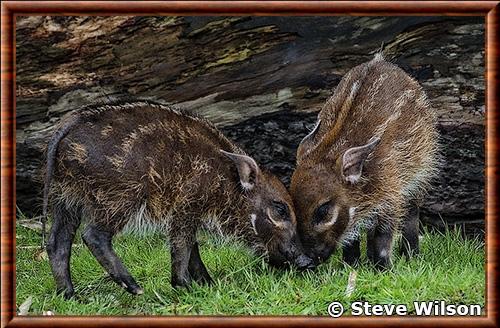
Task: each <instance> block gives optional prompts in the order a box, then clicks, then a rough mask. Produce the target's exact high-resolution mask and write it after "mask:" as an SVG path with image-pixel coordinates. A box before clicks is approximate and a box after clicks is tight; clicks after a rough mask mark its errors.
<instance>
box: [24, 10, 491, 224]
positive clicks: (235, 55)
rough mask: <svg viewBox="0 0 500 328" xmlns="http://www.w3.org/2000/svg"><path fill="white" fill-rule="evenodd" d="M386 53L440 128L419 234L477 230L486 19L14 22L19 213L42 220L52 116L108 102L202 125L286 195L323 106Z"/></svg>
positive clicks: (85, 19) (45, 19)
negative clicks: (160, 108)
mask: <svg viewBox="0 0 500 328" xmlns="http://www.w3.org/2000/svg"><path fill="white" fill-rule="evenodd" d="M382 44H384V46H383V47H384V53H385V54H386V56H387V57H388V58H390V59H392V60H393V61H394V62H395V63H397V64H398V65H399V66H401V67H402V68H403V69H405V70H406V71H407V72H409V73H410V74H412V75H413V76H414V77H416V78H417V79H418V80H419V81H420V83H421V84H422V85H423V87H424V88H425V90H426V91H427V93H428V95H429V98H430V99H431V101H432V103H433V105H434V107H435V108H436V110H437V111H438V114H439V119H440V131H441V133H442V140H441V141H442V146H443V153H444V155H445V163H444V169H443V171H442V175H441V178H440V180H439V181H437V182H436V188H435V189H434V190H433V192H432V193H431V195H430V196H429V198H428V200H427V202H426V204H425V207H424V218H423V219H424V222H427V223H431V224H434V225H442V222H443V223H444V222H446V223H449V224H455V223H469V224H470V225H468V226H467V228H473V229H482V227H483V224H484V88H485V81H484V19H483V18H473V17H470V18H468V17H460V18H454V17H358V18H356V17H230V18H228V17H128V16H118V17H37V16H32V17H18V18H17V28H16V47H17V54H16V56H17V57H16V58H17V66H16V67H17V102H16V104H17V136H16V141H17V203H18V205H19V207H20V208H21V210H23V211H26V212H28V213H36V212H39V210H40V204H41V202H40V191H41V183H40V167H41V166H42V164H43V157H44V156H43V150H44V147H45V144H46V141H47V138H48V137H49V135H50V133H51V131H52V129H53V126H54V124H55V123H56V122H57V121H58V120H59V119H60V118H61V116H62V115H64V114H65V113H67V112H69V111H72V110H75V109H76V108H78V107H79V106H82V105H85V104H88V103H91V102H104V101H106V100H107V99H109V98H122V97H132V98H136V97H140V98H150V99H154V100H158V101H162V102H169V103H175V104H176V105H177V106H179V107H183V108H186V109H187V110H189V111H192V112H196V113H198V114H200V115H203V116H205V117H207V118H209V119H210V120H212V121H213V122H215V123H216V124H217V125H219V126H220V127H222V128H223V130H224V131H225V132H226V133H227V135H228V136H229V137H231V138H232V139H234V140H236V141H237V142H239V143H240V144H241V145H242V146H243V147H244V148H245V149H246V150H248V152H249V153H251V154H252V155H254V156H255V157H256V158H257V159H258V160H259V161H260V162H261V163H262V164H263V165H264V166H265V167H267V168H269V169H270V170H272V171H274V172H275V173H277V174H279V175H280V176H281V177H282V178H283V180H284V181H285V182H287V181H288V179H289V176H290V173H291V171H292V169H293V165H294V161H295V160H294V158H295V150H296V147H297V145H298V143H299V142H300V139H301V138H302V137H303V136H304V135H305V134H306V133H307V131H308V129H310V128H311V126H312V124H313V122H314V120H315V116H316V114H315V112H316V111H317V110H318V109H319V106H321V104H322V103H323V102H324V101H325V99H326V98H327V97H328V96H329V95H330V94H331V92H332V89H333V88H334V87H335V86H336V85H337V83H338V82H339V80H340V79H341V77H342V76H343V74H345V73H346V72H347V71H348V70H349V69H351V68H352V67H354V66H355V65H358V64H360V63H362V62H364V61H366V60H368V59H369V58H371V56H373V53H374V52H375V51H377V50H378V49H380V47H381V45H382Z"/></svg>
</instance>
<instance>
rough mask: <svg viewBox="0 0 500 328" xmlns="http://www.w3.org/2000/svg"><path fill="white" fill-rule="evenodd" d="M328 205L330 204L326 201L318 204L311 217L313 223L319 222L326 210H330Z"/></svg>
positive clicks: (324, 216) (325, 214)
mask: <svg viewBox="0 0 500 328" xmlns="http://www.w3.org/2000/svg"><path fill="white" fill-rule="evenodd" d="M330 205H331V204H330V202H326V203H324V204H322V205H320V206H319V207H318V208H316V210H315V211H314V217H313V221H314V223H320V222H321V221H323V220H324V219H325V218H326V216H327V214H328V211H329V210H330Z"/></svg>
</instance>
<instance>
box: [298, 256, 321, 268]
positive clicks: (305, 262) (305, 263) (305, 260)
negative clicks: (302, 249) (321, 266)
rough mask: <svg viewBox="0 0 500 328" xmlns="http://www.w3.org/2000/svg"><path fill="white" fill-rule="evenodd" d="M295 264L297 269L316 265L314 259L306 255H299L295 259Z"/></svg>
mask: <svg viewBox="0 0 500 328" xmlns="http://www.w3.org/2000/svg"><path fill="white" fill-rule="evenodd" d="M295 265H297V267H298V268H299V270H313V269H314V268H315V267H316V265H315V264H314V261H313V260H312V259H311V258H310V257H308V256H306V255H300V256H299V257H298V258H297V260H295Z"/></svg>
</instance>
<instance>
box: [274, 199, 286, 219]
mask: <svg viewBox="0 0 500 328" xmlns="http://www.w3.org/2000/svg"><path fill="white" fill-rule="evenodd" d="M273 208H274V210H275V211H276V213H277V214H278V215H279V216H280V217H281V218H283V219H286V218H288V215H289V212H288V206H287V205H286V204H285V203H283V202H280V201H273Z"/></svg>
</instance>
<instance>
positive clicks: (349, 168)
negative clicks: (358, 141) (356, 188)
mask: <svg viewBox="0 0 500 328" xmlns="http://www.w3.org/2000/svg"><path fill="white" fill-rule="evenodd" d="M379 142H380V138H378V137H373V138H371V139H370V140H369V141H368V143H367V144H366V145H364V146H359V147H353V148H349V149H348V150H346V151H345V153H344V156H342V175H343V176H344V179H345V181H346V182H349V183H352V184H354V183H357V182H358V181H359V178H361V173H362V171H363V164H364V162H365V161H366V159H367V158H368V156H369V155H370V154H371V153H372V152H373V150H374V149H375V147H376V146H377V145H378V144H379Z"/></svg>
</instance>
